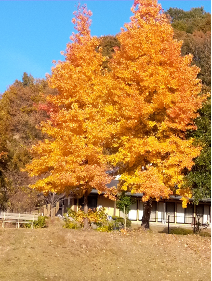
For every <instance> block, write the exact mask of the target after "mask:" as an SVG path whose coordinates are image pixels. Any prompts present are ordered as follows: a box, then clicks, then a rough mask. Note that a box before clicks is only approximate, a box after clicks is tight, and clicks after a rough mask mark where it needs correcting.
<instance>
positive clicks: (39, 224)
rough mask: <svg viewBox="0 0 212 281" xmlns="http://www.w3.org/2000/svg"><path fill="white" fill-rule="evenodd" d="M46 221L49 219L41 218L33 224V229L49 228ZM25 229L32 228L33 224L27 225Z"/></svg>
mask: <svg viewBox="0 0 212 281" xmlns="http://www.w3.org/2000/svg"><path fill="white" fill-rule="evenodd" d="M46 219H47V217H44V216H39V217H38V220H36V221H34V222H33V228H45V227H47V225H46ZM25 227H26V228H31V227H32V224H31V223H26V224H25Z"/></svg>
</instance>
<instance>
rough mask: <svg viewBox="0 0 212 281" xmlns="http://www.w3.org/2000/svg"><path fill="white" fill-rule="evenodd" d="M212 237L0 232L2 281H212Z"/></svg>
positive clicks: (53, 228)
mask: <svg viewBox="0 0 212 281" xmlns="http://www.w3.org/2000/svg"><path fill="white" fill-rule="evenodd" d="M210 242H211V241H210V238H209V237H200V236H197V235H188V236H181V235H167V234H165V233H157V232H155V231H152V232H148V231H146V232H145V231H142V230H134V231H131V232H129V233H128V234H122V233H120V232H111V233H101V232H96V231H94V230H90V231H89V230H88V231H84V230H70V229H63V228H62V226H61V224H60V223H58V222H54V223H53V224H50V225H49V227H48V228H46V229H9V228H8V229H1V230H0V280H1V281H4V280H11V281H18V280H24V281H27V280H29V281H35V280H36V281H40V280H49V281H50V280H55V281H56V280H58V281H59V280H61V281H66V280H67V281H75V280H76V281H78V280H79V281H81V280H88V281H89V280H97V281H98V280H100V281H104V280H105V281H106V280H112V281H113V280H115V281H119V280H122V281H123V280H130V281H134V280H135V281H140V280H144V281H150V280H154V281H158V280H163V281H168V280H170V281H175V280H182V281H184V280H185V281H188V280H189V281H208V280H211V277H210V268H211V266H210V244H211V243H210Z"/></svg>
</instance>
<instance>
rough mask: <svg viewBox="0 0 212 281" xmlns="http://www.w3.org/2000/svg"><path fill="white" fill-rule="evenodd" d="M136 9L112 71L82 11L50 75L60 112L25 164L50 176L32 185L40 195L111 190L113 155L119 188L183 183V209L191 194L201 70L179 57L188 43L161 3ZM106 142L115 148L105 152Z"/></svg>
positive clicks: (160, 190) (145, 189)
mask: <svg viewBox="0 0 212 281" xmlns="http://www.w3.org/2000/svg"><path fill="white" fill-rule="evenodd" d="M132 12H133V13H134V15H133V16H132V17H131V22H130V23H129V24H125V28H123V29H122V31H121V33H120V34H119V35H118V40H119V41H120V43H121V46H120V48H116V49H115V53H114V56H113V58H112V59H111V60H110V61H109V69H110V71H107V70H105V69H103V68H102V63H103V61H104V60H105V59H104V57H103V56H102V55H101V52H100V51H97V50H98V45H99V41H98V38H96V37H92V36H91V35H90V29H89V28H90V16H91V12H89V11H87V9H86V8H85V7H84V6H83V7H78V12H76V13H75V19H74V20H73V23H75V24H76V29H77V31H78V33H77V34H73V35H72V36H71V40H72V42H71V43H69V44H67V48H66V52H65V53H64V55H65V58H66V60H65V61H64V62H58V63H57V64H56V65H55V67H54V68H53V69H52V75H51V76H49V77H48V81H49V85H50V86H51V87H52V88H57V89H58V91H59V94H58V95H56V96H49V97H48V102H49V103H50V104H52V105H53V106H54V107H55V108H57V109H58V110H54V111H52V112H51V113H50V116H51V119H50V120H49V121H48V122H46V123H44V124H43V125H42V130H43V132H44V133H46V134H48V135H49V137H50V139H49V140H46V141H45V142H43V143H40V144H39V145H37V146H35V147H33V149H32V151H33V153H34V155H35V158H34V159H33V161H32V163H31V164H30V165H28V166H27V170H28V171H29V172H30V173H31V175H32V176H34V175H44V177H43V178H42V179H41V180H39V181H38V182H37V183H36V184H35V185H34V187H36V188H40V190H42V191H49V190H50V191H54V192H64V191H67V192H69V191H70V190H72V191H75V192H79V190H81V191H82V193H84V192H85V191H91V189H92V188H96V189H97V190H98V191H99V192H102V191H104V192H108V189H107V188H106V187H105V185H106V184H107V183H108V182H109V181H110V178H109V176H108V175H107V174H106V173H105V171H106V170H107V165H106V164H107V161H109V162H110V163H111V164H112V165H113V166H116V167H119V170H120V173H121V178H120V188H122V189H124V190H130V191H131V192H132V193H136V192H139V193H144V197H143V200H148V199H149V198H150V197H152V198H156V200H159V199H160V198H161V197H163V198H168V197H169V195H170V194H172V193H173V188H174V186H175V185H178V187H179V188H180V189H179V190H178V193H179V194H180V195H182V196H183V198H182V200H183V206H184V207H185V206H186V202H187V200H188V198H189V197H190V196H191V193H190V191H189V190H183V189H182V178H183V171H184V170H185V169H191V167H192V165H193V161H192V159H193V158H195V157H197V156H198V155H199V153H200V150H201V148H200V147H194V146H193V144H192V139H190V140H187V139H186V138H185V132H186V130H188V129H194V128H195V124H194V122H193V120H194V118H196V117H197V113H196V112H197V109H198V108H200V107H201V105H202V103H203V101H204V100H205V97H203V96H200V95H199V93H200V91H201V81H200V80H198V79H197V74H198V72H199V69H198V68H197V67H196V66H191V60H192V56H191V55H187V56H185V57H182V56H181V45H182V42H177V41H176V40H174V39H173V29H172V27H171V25H170V23H169V21H168V20H167V18H166V16H165V14H164V13H163V11H162V9H161V6H160V5H158V4H157V1H156V0H136V1H135V4H134V5H133V7H132ZM103 147H106V148H110V149H111V151H113V154H112V155H109V156H106V155H104V153H103ZM112 191H113V194H115V189H114V188H113V189H111V192H109V194H108V196H111V193H112Z"/></svg>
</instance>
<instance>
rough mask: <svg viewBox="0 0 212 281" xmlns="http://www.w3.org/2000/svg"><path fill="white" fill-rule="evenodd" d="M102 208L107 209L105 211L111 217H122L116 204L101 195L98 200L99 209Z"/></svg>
mask: <svg viewBox="0 0 212 281" xmlns="http://www.w3.org/2000/svg"><path fill="white" fill-rule="evenodd" d="M100 207H103V208H105V211H106V213H107V214H108V215H109V216H118V217H119V216H120V211H119V209H118V208H116V202H115V201H112V200H110V199H108V198H105V197H104V196H102V195H99V196H98V200H97V208H100Z"/></svg>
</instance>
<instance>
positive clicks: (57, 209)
mask: <svg viewBox="0 0 212 281" xmlns="http://www.w3.org/2000/svg"><path fill="white" fill-rule="evenodd" d="M59 207H60V204H59V201H58V202H56V209H55V212H56V213H57V212H58V211H59Z"/></svg>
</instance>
